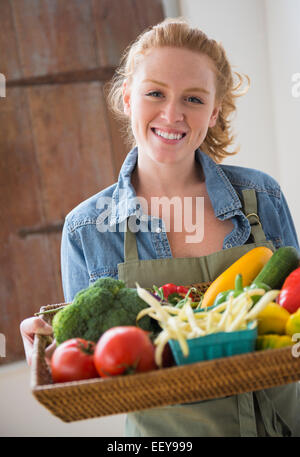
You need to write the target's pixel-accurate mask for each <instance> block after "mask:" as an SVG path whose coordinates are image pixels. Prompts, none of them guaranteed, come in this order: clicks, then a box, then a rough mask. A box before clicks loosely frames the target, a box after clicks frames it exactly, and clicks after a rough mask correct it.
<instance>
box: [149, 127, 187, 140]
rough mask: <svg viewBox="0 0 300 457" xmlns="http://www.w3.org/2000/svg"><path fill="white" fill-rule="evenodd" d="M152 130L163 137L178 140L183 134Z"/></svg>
mask: <svg viewBox="0 0 300 457" xmlns="http://www.w3.org/2000/svg"><path fill="white" fill-rule="evenodd" d="M154 131H155V133H156V135H159V136H162V137H163V138H167V139H168V140H180V139H181V138H182V137H183V134H181V133H167V132H163V131H162V130H157V129H154Z"/></svg>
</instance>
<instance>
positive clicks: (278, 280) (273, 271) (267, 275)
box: [252, 246, 300, 289]
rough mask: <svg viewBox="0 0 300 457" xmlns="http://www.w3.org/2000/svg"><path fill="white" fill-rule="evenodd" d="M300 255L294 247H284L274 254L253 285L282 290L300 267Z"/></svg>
mask: <svg viewBox="0 0 300 457" xmlns="http://www.w3.org/2000/svg"><path fill="white" fill-rule="evenodd" d="M299 261H300V255H299V252H298V251H297V249H296V248H294V247H293V246H283V247H281V248H279V249H277V251H275V252H274V254H273V255H272V257H271V258H270V259H269V260H268V262H267V263H266V264H265V266H264V267H263V268H262V270H261V271H260V272H259V274H258V275H257V276H256V278H255V279H254V281H253V283H252V284H257V283H264V284H267V285H268V286H269V287H271V289H281V287H282V285H283V283H284V280H285V279H286V277H287V276H288V275H289V274H290V273H291V272H292V271H293V270H295V269H296V268H297V267H298V266H299Z"/></svg>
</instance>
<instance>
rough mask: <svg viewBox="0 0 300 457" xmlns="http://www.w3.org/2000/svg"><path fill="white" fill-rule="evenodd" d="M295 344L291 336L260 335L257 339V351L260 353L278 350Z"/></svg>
mask: <svg viewBox="0 0 300 457" xmlns="http://www.w3.org/2000/svg"><path fill="white" fill-rule="evenodd" d="M293 344H294V342H293V340H292V338H291V337H290V336H289V335H271V334H270V335H259V336H258V337H257V339H256V345H255V349H256V350H258V351H261V350H264V349H278V348H282V347H286V346H292V345H293Z"/></svg>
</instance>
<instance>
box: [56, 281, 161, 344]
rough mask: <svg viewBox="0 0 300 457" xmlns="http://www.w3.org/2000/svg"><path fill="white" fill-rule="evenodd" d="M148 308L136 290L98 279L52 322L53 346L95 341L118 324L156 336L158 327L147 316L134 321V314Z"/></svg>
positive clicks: (121, 284)
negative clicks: (132, 326) (54, 340)
mask: <svg viewBox="0 0 300 457" xmlns="http://www.w3.org/2000/svg"><path fill="white" fill-rule="evenodd" d="M147 306H148V305H147V304H146V303H145V302H144V301H143V300H142V299H141V298H140V297H139V296H138V293H137V291H136V289H129V288H126V287H125V283H124V282H123V281H120V280H117V279H113V278H100V279H98V280H97V281H96V282H95V283H94V284H92V285H91V286H90V287H88V288H87V289H83V290H81V291H79V292H78V293H77V294H76V295H75V297H74V301H73V303H71V304H70V305H67V306H66V307H65V308H63V309H61V310H59V311H58V312H57V313H56V314H55V316H54V318H53V321H52V326H53V333H54V337H55V339H56V342H57V344H61V343H62V342H64V341H66V340H68V339H70V338H84V339H86V340H90V341H94V342H95V343H96V342H97V341H98V339H99V338H100V336H101V335H102V334H103V333H104V332H105V331H106V330H108V329H109V328H111V327H116V326H120V325H138V326H139V327H141V328H143V329H144V330H147V331H149V332H151V333H156V332H157V330H158V324H157V323H156V322H155V321H154V320H153V319H151V318H150V317H149V316H144V317H143V318H142V319H140V320H139V321H138V322H136V317H137V315H138V313H139V312H140V311H141V310H142V309H144V308H146V307H147Z"/></svg>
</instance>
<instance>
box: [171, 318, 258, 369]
mask: <svg viewBox="0 0 300 457" xmlns="http://www.w3.org/2000/svg"><path fill="white" fill-rule="evenodd" d="M256 338H257V325H256V323H253V324H250V325H249V326H248V328H247V329H245V330H238V331H236V332H218V333H212V334H210V335H206V336H200V337H198V338H193V339H190V340H187V344H188V348H189V354H188V356H187V357H185V356H184V354H183V352H182V349H181V347H180V344H179V343H178V341H177V340H170V341H169V344H170V347H171V350H172V353H173V356H174V359H175V362H176V364H177V365H186V364H188V363H196V362H203V361H204V360H213V359H218V358H221V357H229V356H232V355H237V354H244V353H246V352H252V351H254V350H255V340H256Z"/></svg>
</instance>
